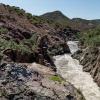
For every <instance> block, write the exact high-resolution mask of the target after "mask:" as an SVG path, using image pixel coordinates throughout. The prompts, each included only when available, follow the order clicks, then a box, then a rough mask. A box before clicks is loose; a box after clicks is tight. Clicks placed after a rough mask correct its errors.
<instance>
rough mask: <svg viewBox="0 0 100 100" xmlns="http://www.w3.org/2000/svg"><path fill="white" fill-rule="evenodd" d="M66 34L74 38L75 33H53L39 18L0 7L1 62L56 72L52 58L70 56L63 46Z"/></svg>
mask: <svg viewBox="0 0 100 100" xmlns="http://www.w3.org/2000/svg"><path fill="white" fill-rule="evenodd" d="M67 31H69V32H70V33H71V35H72V34H74V33H75V34H77V30H74V29H71V28H70V27H69V28H68V27H65V28H63V27H62V28H61V29H59V30H56V29H55V28H53V27H52V26H51V25H50V24H48V23H47V22H46V21H44V20H43V19H41V18H40V17H38V16H32V15H31V14H30V13H25V11H24V10H23V9H19V8H18V7H11V6H9V5H2V4H1V5H0V47H1V48H0V51H1V53H0V55H1V59H2V60H1V61H3V59H4V60H7V61H13V62H20V63H26V62H28V63H30V62H37V63H40V64H42V65H46V66H50V67H52V68H53V69H54V70H55V66H54V64H53V60H52V56H53V55H58V54H64V53H69V52H70V50H69V48H68V46H67V44H66V40H68V34H65V32H67ZM69 35H70V34H69ZM72 38H73V37H72ZM19 55H21V56H19Z"/></svg>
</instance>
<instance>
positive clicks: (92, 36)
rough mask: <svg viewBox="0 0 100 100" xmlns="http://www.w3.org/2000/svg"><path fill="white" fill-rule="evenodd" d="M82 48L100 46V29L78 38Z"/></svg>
mask: <svg viewBox="0 0 100 100" xmlns="http://www.w3.org/2000/svg"><path fill="white" fill-rule="evenodd" d="M79 40H80V42H81V44H82V45H83V46H85V47H86V46H100V29H99V28H96V29H94V30H92V31H91V32H88V33H85V34H83V35H80V36H79Z"/></svg>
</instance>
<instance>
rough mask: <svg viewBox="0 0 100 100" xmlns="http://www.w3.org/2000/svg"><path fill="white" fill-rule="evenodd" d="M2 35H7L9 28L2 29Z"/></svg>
mask: <svg viewBox="0 0 100 100" xmlns="http://www.w3.org/2000/svg"><path fill="white" fill-rule="evenodd" d="M0 33H3V34H7V33H8V29H7V28H0Z"/></svg>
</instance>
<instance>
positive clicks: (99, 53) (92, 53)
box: [73, 47, 100, 86]
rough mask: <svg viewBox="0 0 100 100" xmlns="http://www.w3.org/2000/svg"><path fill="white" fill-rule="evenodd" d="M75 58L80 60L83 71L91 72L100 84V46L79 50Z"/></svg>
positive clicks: (99, 84)
mask: <svg viewBox="0 0 100 100" xmlns="http://www.w3.org/2000/svg"><path fill="white" fill-rule="evenodd" d="M73 57H74V58H76V59H78V60H79V61H80V64H82V65H83V66H84V67H83V71H86V72H89V73H90V74H91V76H92V77H93V79H94V81H95V82H96V83H97V84H98V86H100V48H96V47H88V48H86V49H84V50H79V51H77V52H76V53H75V54H74V55H73Z"/></svg>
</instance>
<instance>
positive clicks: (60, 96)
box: [0, 63, 84, 100]
mask: <svg viewBox="0 0 100 100" xmlns="http://www.w3.org/2000/svg"><path fill="white" fill-rule="evenodd" d="M0 100H84V99H83V96H82V94H81V92H80V91H78V90H77V89H76V88H75V87H74V86H73V85H71V84H70V83H69V82H65V80H63V79H62V78H61V77H59V76H58V75H57V74H56V73H55V72H54V71H52V69H51V68H49V67H46V66H42V65H39V64H36V63H33V64H17V63H13V64H3V65H2V66H0Z"/></svg>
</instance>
